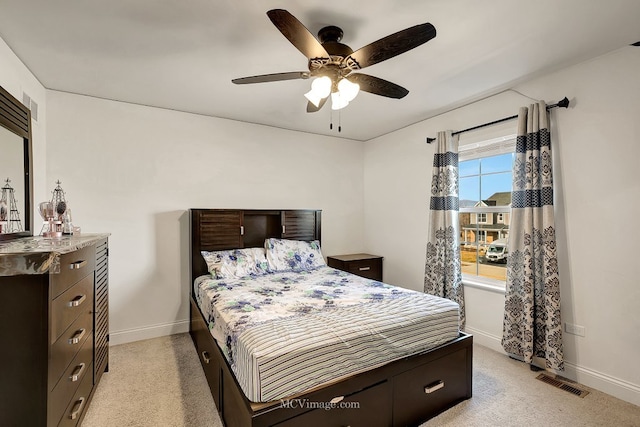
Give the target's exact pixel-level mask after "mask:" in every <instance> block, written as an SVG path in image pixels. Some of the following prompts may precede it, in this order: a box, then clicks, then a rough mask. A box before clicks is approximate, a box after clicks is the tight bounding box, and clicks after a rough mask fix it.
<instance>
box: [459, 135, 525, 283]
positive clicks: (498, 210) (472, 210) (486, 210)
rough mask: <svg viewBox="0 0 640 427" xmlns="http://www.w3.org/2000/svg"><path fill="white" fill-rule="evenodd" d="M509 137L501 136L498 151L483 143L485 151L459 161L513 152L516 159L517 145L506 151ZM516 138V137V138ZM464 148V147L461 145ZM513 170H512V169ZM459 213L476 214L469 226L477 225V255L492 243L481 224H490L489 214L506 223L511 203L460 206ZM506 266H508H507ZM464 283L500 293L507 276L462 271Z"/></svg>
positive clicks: (496, 220)
mask: <svg viewBox="0 0 640 427" xmlns="http://www.w3.org/2000/svg"><path fill="white" fill-rule="evenodd" d="M508 139H509V138H508V137H505V138H499V139H498V142H499V143H500V144H496V145H499V147H498V148H499V150H498V151H496V152H491V150H489V149H487V148H488V146H489V145H490V144H483V146H484V148H485V149H484V150H483V152H480V153H478V152H475V153H474V154H472V155H467V156H464V155H461V156H460V157H461V158H459V162H463V161H468V160H475V159H484V158H488V157H494V156H500V155H504V154H512V159H515V157H513V156H514V155H515V146H513V147H512V148H513V149H512V150H511V151H506V152H505V141H507V140H508ZM514 139H515V138H514ZM461 148H462V147H461ZM504 172H507V171H500V172H495V171H494V172H488V173H486V174H483V173H482V170H481V169H480V171H479V173H478V174H477V175H466V176H465V177H469V176H477V177H478V178H479V180H481V179H482V177H483V176H488V175H492V174H497V173H504ZM511 172H512V171H511ZM459 213H469V214H470V215H474V214H475V215H476V223H475V224H469V227H471V226H474V225H475V235H476V241H475V242H474V243H475V246H476V257H479V256H480V248H481V247H486V248H488V246H489V245H490V243H489V242H486V236H487V231H488V230H481V229H480V226H481V225H486V224H488V222H487V221H488V218H489V215H488V214H493V215H494V216H493V220H494V222H493V224H502V225H505V218H506V216H505V214H511V205H505V206H471V207H464V208H462V207H461V208H460V209H459ZM479 215H484V221H480V217H479ZM498 215H501V218H502V220H501V221H500V220H498ZM481 232H483V233H484V240H481V238H480V237H481V236H480V233H481ZM509 232H510V230H509V229H508V230H507V233H506V234H507V236H508V234H509ZM460 233H461V236H464V237H466V233H465V232H464V231H463V230H462V229H461V230H460ZM465 242H466V241H465ZM462 243H463V242H461V245H460V248H461V249H462ZM478 265H479V262H478V261H477V260H476V267H475V268H476V273H478ZM505 268H506V266H505ZM505 273H506V272H505ZM462 283H463V284H464V285H465V286H471V287H474V288H480V289H485V290H489V291H492V292H498V293H504V290H505V287H506V277H505V280H499V279H494V278H490V277H485V276H480V275H478V274H470V273H464V272H463V273H462Z"/></svg>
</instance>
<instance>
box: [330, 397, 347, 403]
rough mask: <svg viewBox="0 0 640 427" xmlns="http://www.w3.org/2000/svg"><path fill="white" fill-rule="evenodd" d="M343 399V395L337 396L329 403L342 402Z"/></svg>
mask: <svg viewBox="0 0 640 427" xmlns="http://www.w3.org/2000/svg"><path fill="white" fill-rule="evenodd" d="M343 400H344V396H337V397H334V398H333V399H331V400H330V401H329V403H338V402H342V401H343Z"/></svg>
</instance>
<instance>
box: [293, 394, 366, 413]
mask: <svg viewBox="0 0 640 427" xmlns="http://www.w3.org/2000/svg"><path fill="white" fill-rule="evenodd" d="M342 399H344V397H343V396H340V397H336V398H333V399H331V400H330V401H328V402H317V401H314V400H310V399H280V407H282V408H286V409H324V410H325V411H329V410H331V409H360V402H344V401H342Z"/></svg>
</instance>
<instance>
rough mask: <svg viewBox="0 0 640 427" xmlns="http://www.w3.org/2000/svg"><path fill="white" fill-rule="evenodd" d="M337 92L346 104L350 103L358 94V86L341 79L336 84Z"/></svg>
mask: <svg viewBox="0 0 640 427" xmlns="http://www.w3.org/2000/svg"><path fill="white" fill-rule="evenodd" d="M338 91H339V92H340V96H341V97H343V98H345V99H346V100H347V102H351V101H353V100H354V99H355V97H356V96H357V95H358V92H360V85H359V84H357V83H351V82H350V81H349V80H347V79H342V80H340V81H339V82H338Z"/></svg>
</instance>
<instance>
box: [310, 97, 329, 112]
mask: <svg viewBox="0 0 640 427" xmlns="http://www.w3.org/2000/svg"><path fill="white" fill-rule="evenodd" d="M327 99H329V97H328V96H327V97H326V98H322V99H321V100H320V104H318V106H317V107H316V106H315V105H314V104H313V102H311V101H309V102H307V113H315V112H317V111H320V110H321V109H322V107H324V104H326V102H327Z"/></svg>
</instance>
